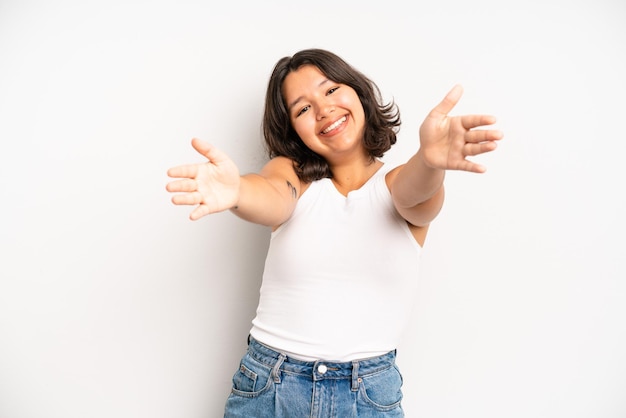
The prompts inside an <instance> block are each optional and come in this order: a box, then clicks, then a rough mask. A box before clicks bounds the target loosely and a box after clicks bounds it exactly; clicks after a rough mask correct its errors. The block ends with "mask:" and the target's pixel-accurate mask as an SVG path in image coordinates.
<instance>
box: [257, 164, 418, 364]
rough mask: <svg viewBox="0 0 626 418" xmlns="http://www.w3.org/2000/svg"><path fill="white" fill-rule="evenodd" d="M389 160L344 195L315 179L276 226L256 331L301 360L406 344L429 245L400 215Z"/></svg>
mask: <svg viewBox="0 0 626 418" xmlns="http://www.w3.org/2000/svg"><path fill="white" fill-rule="evenodd" d="M388 171H389V169H387V167H386V165H385V166H383V167H382V168H381V169H379V170H378V171H377V172H376V174H374V176H372V177H371V178H370V179H369V180H368V182H367V183H366V184H365V185H363V187H361V188H360V189H358V190H354V191H352V192H350V193H349V194H348V196H347V197H346V196H343V195H342V194H341V193H340V192H339V191H338V190H337V189H336V188H335V186H334V184H333V183H332V181H331V180H330V179H322V180H319V181H315V182H313V183H312V184H311V185H310V186H309V188H308V189H307V190H306V191H305V193H303V194H302V196H301V197H300V199H299V201H298V204H297V206H296V208H295V210H294V212H293V214H292V216H291V218H290V219H289V220H288V221H287V222H285V223H284V224H283V225H281V226H280V227H279V228H278V229H277V230H276V231H274V232H273V233H272V236H271V241H270V247H269V250H268V254H267V259H266V261H265V271H264V274H263V282H262V285H261V291H260V300H259V306H258V308H257V315H256V318H254V320H253V321H252V329H251V331H250V334H251V335H252V336H253V337H254V338H255V339H257V340H258V341H260V342H261V343H264V344H266V345H268V346H270V347H273V348H274V349H276V350H277V351H281V352H284V353H286V354H287V355H291V356H293V357H295V358H299V359H302V360H317V359H323V360H327V361H351V360H356V359H362V358H368V357H373V356H378V355H382V354H384V353H387V352H389V351H391V350H394V349H395V348H396V347H397V345H398V343H399V342H400V339H401V336H402V333H403V331H404V329H405V325H406V322H407V320H408V318H409V316H410V311H411V306H412V302H413V300H414V296H415V286H416V284H417V279H418V267H419V258H420V254H421V247H420V246H419V244H418V243H417V242H416V241H415V238H414V237H413V236H412V234H411V232H410V230H409V227H408V225H407V223H406V221H405V220H404V219H403V218H402V217H401V216H400V215H399V214H398V213H397V211H396V210H395V208H394V206H393V202H392V200H391V194H390V192H389V189H388V188H387V185H386V183H385V174H386V173H387V172H388Z"/></svg>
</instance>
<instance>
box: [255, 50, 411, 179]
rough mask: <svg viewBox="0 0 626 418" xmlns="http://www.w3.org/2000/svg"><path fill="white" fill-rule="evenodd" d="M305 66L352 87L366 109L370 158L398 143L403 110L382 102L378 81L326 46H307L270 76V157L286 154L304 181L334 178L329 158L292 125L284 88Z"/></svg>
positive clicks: (265, 131)
mask: <svg viewBox="0 0 626 418" xmlns="http://www.w3.org/2000/svg"><path fill="white" fill-rule="evenodd" d="M303 65H314V66H315V67H317V68H318V69H319V70H320V71H321V72H322V73H323V74H324V75H325V76H326V77H328V79H330V80H332V81H334V82H336V83H340V84H345V85H348V86H350V87H352V88H353V89H354V90H355V91H356V93H357V95H358V96H359V99H360V100H361V104H362V105H363V110H364V111H365V128H364V131H363V145H364V146H365V149H366V150H367V152H368V154H369V155H370V157H372V158H375V157H382V156H383V155H384V153H385V152H387V151H388V150H389V149H390V148H391V146H392V145H393V144H395V143H396V133H397V132H398V130H399V129H400V123H401V121H400V111H399V109H398V108H397V106H396V105H395V103H394V102H393V101H391V102H389V103H386V104H385V103H383V102H382V97H381V94H380V90H379V89H378V87H377V86H376V84H375V83H374V82H373V81H371V80H370V79H369V78H367V77H366V76H365V75H363V74H362V73H361V72H360V71H358V70H356V69H355V68H353V67H352V66H351V65H349V64H348V63H347V62H345V61H344V60H343V59H342V58H340V57H339V56H337V55H335V54H333V53H332V52H329V51H325V50H323V49H305V50H302V51H299V52H297V53H296V54H294V55H293V56H292V57H284V58H281V59H280V60H279V61H278V62H277V63H276V65H275V66H274V70H273V72H272V75H271V77H270V80H269V83H268V86H267V92H266V96H265V111H264V115H263V135H264V137H265V144H266V148H267V152H268V154H269V157H270V158H273V157H278V156H284V157H287V158H290V159H291V160H293V162H294V168H295V170H296V173H297V175H298V177H299V178H300V180H301V181H304V182H307V183H308V182H311V181H314V180H319V179H321V178H325V177H332V172H331V171H330V167H329V166H328V163H327V162H326V160H325V159H324V158H323V157H322V156H320V155H318V154H316V153H315V152H313V151H311V150H310V149H309V148H308V147H307V146H306V145H305V144H304V142H302V140H301V139H300V137H299V136H298V134H297V133H296V131H295V130H294V129H293V127H292V126H291V121H290V119H289V113H288V111H287V105H286V103H285V100H284V97H283V92H282V87H283V82H284V81H285V78H286V77H287V75H288V74H289V73H291V72H292V71H296V70H297V69H299V68H300V67H302V66H303Z"/></svg>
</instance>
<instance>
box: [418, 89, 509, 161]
mask: <svg viewBox="0 0 626 418" xmlns="http://www.w3.org/2000/svg"><path fill="white" fill-rule="evenodd" d="M462 94H463V88H462V87H461V86H460V85H456V86H454V87H453V88H452V90H450V92H449V93H448V94H447V95H446V97H445V98H444V99H443V100H442V101H441V103H439V104H438V105H437V106H436V107H435V108H434V109H433V110H431V112H430V113H429V114H428V116H427V117H426V119H425V120H424V122H423V123H422V126H421V127H420V150H421V151H422V155H423V156H424V162H425V163H426V164H427V165H428V166H430V167H433V168H439V169H443V170H463V171H470V172H474V173H483V172H485V170H486V168H485V167H484V166H483V165H480V164H476V163H474V162H471V161H469V160H467V159H466V157H468V156H475V155H479V154H484V153H486V152H490V151H493V150H495V149H496V146H497V143H496V141H498V140H500V139H502V137H503V135H502V132H500V131H498V130H491V129H489V130H487V129H474V128H477V127H480V126H486V125H493V124H494V123H495V122H496V119H495V117H493V116H490V115H464V116H448V113H450V111H451V110H452V109H453V108H454V106H455V105H456V104H457V103H458V101H459V99H460V98H461V95H462Z"/></svg>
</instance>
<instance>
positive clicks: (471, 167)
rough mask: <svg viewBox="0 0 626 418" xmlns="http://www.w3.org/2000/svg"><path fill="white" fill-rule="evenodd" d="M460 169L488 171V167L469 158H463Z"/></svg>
mask: <svg viewBox="0 0 626 418" xmlns="http://www.w3.org/2000/svg"><path fill="white" fill-rule="evenodd" d="M458 169H459V170H462V171H468V172H470V173H479V174H481V173H484V172H485V171H487V168H486V167H485V166H484V165H482V164H477V163H474V162H471V161H468V160H463V162H462V163H461V164H459V167H458Z"/></svg>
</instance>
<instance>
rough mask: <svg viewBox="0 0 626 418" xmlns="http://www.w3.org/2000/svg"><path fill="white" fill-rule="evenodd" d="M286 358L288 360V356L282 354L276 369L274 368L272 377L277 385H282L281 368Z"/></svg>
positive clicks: (275, 366) (275, 365)
mask: <svg viewBox="0 0 626 418" xmlns="http://www.w3.org/2000/svg"><path fill="white" fill-rule="evenodd" d="M285 358H287V356H286V355H284V354H283V353H280V355H279V356H278V360H277V361H276V364H274V367H273V368H272V377H273V378H274V382H275V383H280V373H279V371H280V366H282V365H283V361H285Z"/></svg>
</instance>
